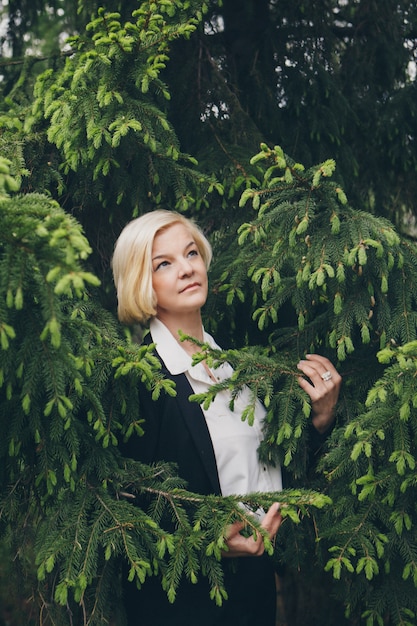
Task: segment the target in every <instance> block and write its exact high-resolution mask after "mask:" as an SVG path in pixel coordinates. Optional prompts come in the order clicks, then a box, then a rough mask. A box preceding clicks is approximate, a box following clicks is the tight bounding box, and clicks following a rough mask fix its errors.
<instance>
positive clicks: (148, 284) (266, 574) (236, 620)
mask: <svg viewBox="0 0 417 626" xmlns="http://www.w3.org/2000/svg"><path fill="white" fill-rule="evenodd" d="M211 257H212V251H211V246H210V244H209V242H208V240H207V239H206V237H205V236H204V234H203V233H202V231H201V230H200V229H199V228H198V226H197V225H196V224H195V223H194V222H193V221H191V220H189V219H187V218H185V217H184V216H182V215H180V214H178V213H176V212H173V211H166V210H157V211H153V212H151V213H147V214H145V215H143V216H142V217H139V218H137V219H135V220H133V221H132V222H130V223H129V224H127V226H126V227H125V228H124V229H123V231H122V233H121V234H120V236H119V238H118V240H117V243H116V246H115V251H114V256H113V261H112V267H113V274H114V281H115V285H116V289H117V297H118V316H119V319H120V321H121V322H124V323H127V324H132V323H135V322H139V323H141V324H148V323H149V331H150V332H149V335H148V338H147V340H148V341H151V342H153V343H155V345H156V351H157V355H158V356H159V358H160V360H161V364H162V368H163V372H164V374H165V376H167V377H168V378H171V379H172V380H173V381H174V382H175V384H176V391H177V394H176V396H175V397H171V396H168V395H167V394H161V396H160V398H159V400H158V401H156V402H155V401H153V400H152V399H151V397H150V394H149V392H147V390H146V389H145V388H143V389H142V390H141V394H140V398H141V401H140V402H141V404H140V407H139V411H140V416H141V418H144V419H145V423H144V429H145V434H144V436H143V437H137V438H131V440H130V441H129V444H128V446H129V447H128V450H127V454H129V456H132V457H133V458H136V459H138V460H141V461H142V462H145V463H152V462H156V461H162V460H163V461H170V462H175V463H176V464H177V466H178V473H179V475H180V476H181V477H182V478H183V479H185V480H186V481H187V485H188V488H189V489H190V491H193V492H196V493H200V494H205V495H208V494H218V495H231V494H244V493H250V492H256V491H261V492H278V491H280V490H281V489H282V480H281V469H280V468H279V467H274V466H267V465H265V464H263V463H261V462H260V461H259V459H258V454H257V450H258V447H259V444H260V441H261V437H262V420H263V418H264V416H265V409H264V407H263V406H262V404H261V403H258V406H257V411H256V418H255V423H254V425H253V426H250V425H249V424H248V423H247V422H246V421H244V422H242V421H241V419H240V414H241V410H243V408H244V407H245V406H246V404H247V398H248V397H247V396H245V392H244V393H243V394H241V395H240V396H239V398H238V401H237V402H235V406H234V410H233V411H231V409H230V407H229V401H230V397H229V395H228V392H227V391H222V392H221V393H219V394H217V396H216V399H215V401H214V402H213V403H212V404H211V405H210V407H209V408H208V409H202V408H201V407H200V406H199V405H198V404H196V403H193V402H190V401H189V400H188V398H189V396H190V395H191V394H193V393H201V392H203V391H206V390H207V389H208V388H209V386H210V385H211V384H213V383H214V382H216V381H217V380H218V379H219V378H220V379H223V378H228V377H230V375H231V373H232V370H231V368H230V366H228V365H227V364H225V365H223V366H221V367H220V368H217V369H216V370H215V371H214V372H213V371H211V370H210V369H209V367H208V366H207V364H206V363H205V362H201V363H199V364H198V365H195V366H193V365H192V355H193V354H194V353H195V352H197V351H198V348H197V346H196V345H195V344H194V343H192V342H187V341H185V342H181V341H180V337H179V331H181V332H182V333H185V334H186V335H189V336H191V337H194V338H196V339H198V340H199V341H204V342H208V343H209V344H210V345H212V346H213V347H218V346H217V345H216V343H215V341H214V339H213V338H212V337H211V336H210V335H208V334H207V333H206V332H205V330H204V327H203V324H202V316H201V309H202V307H203V305H204V303H205V301H206V298H207V292H208V279H207V270H208V268H209V265H210V261H211ZM298 367H299V369H300V372H301V374H303V375H304V376H305V377H307V378H308V379H309V380H307V379H306V378H304V376H301V375H300V379H299V382H300V385H301V386H302V387H303V389H305V390H306V391H307V393H308V394H309V395H310V397H311V402H312V410H313V413H312V422H313V425H314V426H315V427H316V429H317V430H318V431H319V432H324V431H326V430H327V429H328V428H329V427H330V426H331V424H332V422H333V419H334V418H333V407H334V406H335V404H336V401H337V398H338V394H339V388H340V384H341V378H340V376H339V374H338V372H337V371H336V369H335V368H334V367H333V365H332V364H331V363H330V362H329V361H328V360H327V359H325V358H324V357H321V356H319V355H308V356H307V357H306V359H305V360H303V361H300V363H299V364H298ZM261 523H262V526H263V527H264V528H265V529H266V530H267V532H268V534H269V536H270V538H271V539H273V538H274V537H275V535H276V533H277V532H278V529H279V526H280V523H281V515H280V513H279V506H278V503H275V504H274V505H273V506H271V508H270V509H269V510H268V511H267V512H266V514H265V515H264V517H263V519H262V522H261ZM241 530H242V528H241V526H240V525H239V524H233V525H231V527H230V529H229V534H228V542H227V543H228V551H227V552H226V553H225V555H224V557H225V558H224V571H225V585H226V590H227V592H228V600H227V601H226V602H224V604H223V606H222V607H217V606H216V605H215V603H214V601H213V600H211V599H210V598H209V586H208V582H207V580H206V579H205V578H204V577H203V576H201V577H200V579H199V581H198V583H197V584H191V583H189V582H187V581H184V582H182V583H181V585H180V588H179V591H178V594H177V598H176V600H175V602H174V603H173V604H170V603H169V602H168V600H167V598H166V594H165V592H164V591H163V590H162V588H161V584H160V581H158V580H157V579H154V578H150V579H149V580H148V581H146V583H145V584H144V586H143V588H142V589H141V590H140V591H138V590H137V589H136V587H135V586H134V585H129V584H126V595H125V606H126V612H127V620H128V626H163V625H165V624H166V625H168V624H169V625H170V626H245V625H248V626H249V625H250V626H253V625H254V624H262V626H274V624H275V576H274V568H273V564H272V562H271V559H270V558H269V557H268V556H267V555H266V554H264V546H263V542H262V539H261V537H258V538H256V539H254V538H253V537H252V536H251V537H245V536H243V535H242V534H241V532H240V531H241Z"/></svg>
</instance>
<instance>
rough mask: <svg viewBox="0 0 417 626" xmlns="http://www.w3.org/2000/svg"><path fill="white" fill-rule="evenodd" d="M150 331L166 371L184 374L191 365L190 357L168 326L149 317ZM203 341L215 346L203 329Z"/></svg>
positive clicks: (173, 373) (211, 338)
mask: <svg viewBox="0 0 417 626" xmlns="http://www.w3.org/2000/svg"><path fill="white" fill-rule="evenodd" d="M149 329H150V332H151V335H152V342H153V343H154V344H155V345H156V351H157V352H158V354H159V356H160V357H161V359H162V360H163V362H164V363H165V365H166V367H167V369H168V371H169V373H170V374H172V375H174V376H175V375H177V374H184V372H187V371H188V370H190V369H191V367H192V358H191V356H190V355H189V354H187V353H186V351H185V350H184V348H182V347H181V344H179V343H178V341H177V340H176V339H175V337H173V335H172V334H171V333H170V331H169V330H168V328H167V327H166V326H165V324H164V323H163V322H161V320H159V319H158V318H156V317H154V318H152V319H151V323H150V327H149ZM203 337H204V341H205V342H207V343H208V344H210V345H211V346H212V347H213V348H217V345H216V344H215V342H214V340H213V337H211V335H209V334H208V333H206V332H205V331H204V329H203Z"/></svg>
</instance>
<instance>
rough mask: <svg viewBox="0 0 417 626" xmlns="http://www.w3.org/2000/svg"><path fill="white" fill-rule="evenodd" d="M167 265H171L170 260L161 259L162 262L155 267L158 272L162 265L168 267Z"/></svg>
mask: <svg viewBox="0 0 417 626" xmlns="http://www.w3.org/2000/svg"><path fill="white" fill-rule="evenodd" d="M167 265H169V263H168V261H161V262H160V263H158V265H157V266H156V267H155V270H154V271H155V272H157V271H158V270H159V269H160V268H161V267H166V266H167Z"/></svg>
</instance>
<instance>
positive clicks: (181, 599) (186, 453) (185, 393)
mask: <svg viewBox="0 0 417 626" xmlns="http://www.w3.org/2000/svg"><path fill="white" fill-rule="evenodd" d="M162 367H163V372H164V374H165V376H166V377H167V378H170V379H172V380H173V381H174V382H175V385H176V392H177V395H176V396H175V397H171V396H169V395H168V394H166V393H164V392H162V393H161V396H160V398H159V399H158V400H157V401H154V400H152V398H151V396H150V393H149V392H148V391H147V390H146V389H145V388H143V389H141V393H140V417H141V418H144V419H145V424H144V430H145V434H144V436H143V437H131V439H130V441H129V444H128V446H127V448H126V450H125V454H126V455H127V456H130V457H131V458H134V459H137V460H140V461H142V462H144V463H152V462H156V461H160V460H163V461H171V462H175V463H176V464H177V466H178V474H179V476H181V477H182V478H184V479H185V480H186V481H187V488H188V489H189V490H190V491H193V492H195V493H200V494H203V495H208V494H218V495H220V493H221V490H220V484H219V477H218V473H217V467H216V461H215V456H214V451H213V445H212V442H211V438H210V435H209V431H208V428H207V425H206V421H205V418H204V414H203V412H202V410H201V408H200V406H199V405H198V404H197V403H195V402H190V401H189V400H188V397H189V396H190V395H191V394H192V393H193V390H192V388H191V386H190V384H189V382H188V380H187V378H186V376H185V374H179V375H175V376H174V375H171V374H170V373H169V372H168V370H167V369H166V367H165V365H164V363H162ZM223 566H224V571H225V585H226V590H227V592H228V595H229V599H228V600H227V601H226V602H224V604H223V607H220V608H219V607H217V606H216V605H215V603H214V601H213V600H211V599H210V598H209V585H208V583H207V580H206V579H205V578H204V577H203V576H200V578H199V581H198V583H197V584H195V585H193V584H191V583H189V582H187V581H184V582H183V583H181V585H180V588H179V591H178V595H177V598H176V600H175V602H174V603H173V604H170V603H169V602H168V600H167V598H166V593H165V592H164V591H163V590H162V587H161V583H160V580H159V579H157V578H150V579H148V580H147V581H146V583H145V584H144V586H143V587H142V589H141V590H140V591H138V590H137V589H136V587H135V585H134V584H129V583H125V590H124V591H125V606H126V611H127V618H128V626H165V625H166V626H254V625H257V624H262V626H274V623H275V578H274V569H273V564H272V562H271V559H270V558H269V557H268V556H266V555H264V556H262V557H245V558H238V559H224V560H223Z"/></svg>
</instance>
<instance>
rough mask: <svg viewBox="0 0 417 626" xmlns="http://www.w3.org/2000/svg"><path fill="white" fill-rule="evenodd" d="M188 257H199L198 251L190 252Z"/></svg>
mask: <svg viewBox="0 0 417 626" xmlns="http://www.w3.org/2000/svg"><path fill="white" fill-rule="evenodd" d="M188 256H198V250H190V251H189V253H188Z"/></svg>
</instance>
